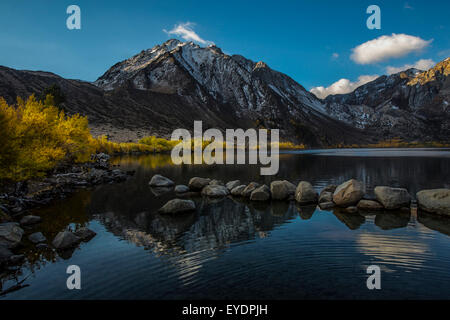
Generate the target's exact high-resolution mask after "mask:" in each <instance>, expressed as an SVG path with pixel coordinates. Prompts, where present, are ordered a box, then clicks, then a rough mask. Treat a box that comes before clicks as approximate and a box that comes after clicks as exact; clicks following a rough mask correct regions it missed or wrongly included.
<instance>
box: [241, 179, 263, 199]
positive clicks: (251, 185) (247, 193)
mask: <svg viewBox="0 0 450 320" xmlns="http://www.w3.org/2000/svg"><path fill="white" fill-rule="evenodd" d="M258 187H259V183H257V182H250V183H249V184H248V186H246V187H245V189H244V190H242V193H241V196H243V197H246V198H248V197H250V195H251V194H252V192H253V191H254V190H255V189H256V188H258Z"/></svg>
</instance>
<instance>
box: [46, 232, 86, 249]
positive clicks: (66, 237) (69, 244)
mask: <svg viewBox="0 0 450 320" xmlns="http://www.w3.org/2000/svg"><path fill="white" fill-rule="evenodd" d="M80 242H81V239H80V238H79V237H77V236H76V235H75V234H74V233H73V232H71V231H62V232H59V233H58V234H57V235H56V237H55V239H53V242H52V245H53V247H55V248H56V249H69V248H73V247H75V246H76V245H78V244H79V243H80Z"/></svg>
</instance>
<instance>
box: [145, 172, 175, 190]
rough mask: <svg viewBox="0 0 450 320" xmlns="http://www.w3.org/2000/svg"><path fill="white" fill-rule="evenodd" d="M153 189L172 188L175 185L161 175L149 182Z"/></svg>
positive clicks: (156, 175)
mask: <svg viewBox="0 0 450 320" xmlns="http://www.w3.org/2000/svg"><path fill="white" fill-rule="evenodd" d="M149 185H150V186H151V187H172V186H174V185H175V183H174V182H173V181H172V180H170V179H169V178H166V177H163V176H162V175H160V174H155V175H154V176H153V177H152V179H151V180H150V182H149Z"/></svg>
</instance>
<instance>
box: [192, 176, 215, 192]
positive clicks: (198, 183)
mask: <svg viewBox="0 0 450 320" xmlns="http://www.w3.org/2000/svg"><path fill="white" fill-rule="evenodd" d="M210 181H211V179H205V178H199V177H194V178H192V179H191V180H189V189H191V190H194V191H201V190H202V189H203V188H204V187H206V186H207V185H208V184H209V182H210Z"/></svg>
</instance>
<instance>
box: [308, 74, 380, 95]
mask: <svg viewBox="0 0 450 320" xmlns="http://www.w3.org/2000/svg"><path fill="white" fill-rule="evenodd" d="M376 78H378V76H377V75H363V76H359V78H358V80H357V81H355V82H352V81H350V80H348V79H341V80H339V81H336V82H335V83H333V84H332V85H330V86H329V87H326V88H325V87H314V88H312V89H311V90H310V91H311V92H312V93H314V94H315V95H316V97H318V98H320V99H325V98H326V97H327V96H329V95H331V94H343V93H349V92H352V91H353V90H355V89H356V88H358V87H359V86H362V85H363V84H366V83H367V82H370V81H372V80H375V79H376Z"/></svg>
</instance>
